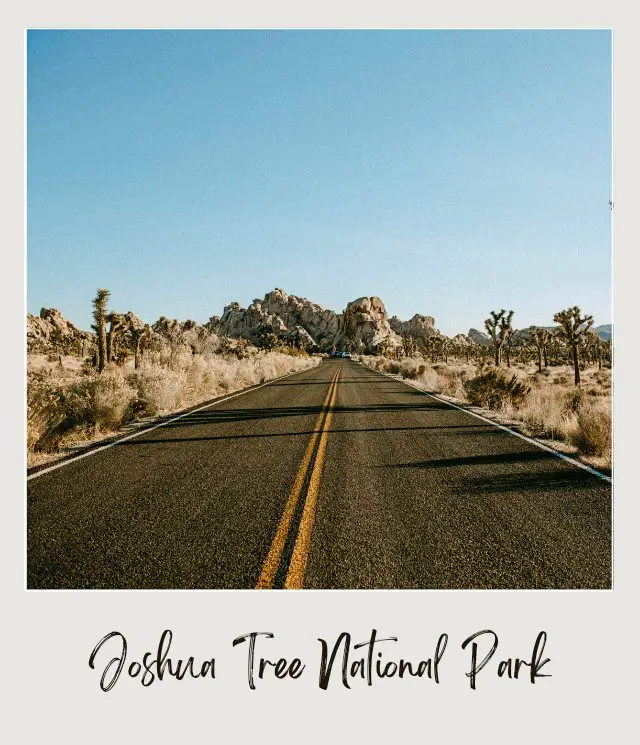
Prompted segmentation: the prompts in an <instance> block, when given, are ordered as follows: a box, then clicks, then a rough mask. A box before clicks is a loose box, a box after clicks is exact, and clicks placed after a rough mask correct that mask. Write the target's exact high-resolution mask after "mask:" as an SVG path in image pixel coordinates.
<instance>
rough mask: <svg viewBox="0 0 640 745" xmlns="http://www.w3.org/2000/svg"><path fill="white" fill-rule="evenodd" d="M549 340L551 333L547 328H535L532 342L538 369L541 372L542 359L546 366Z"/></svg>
mask: <svg viewBox="0 0 640 745" xmlns="http://www.w3.org/2000/svg"><path fill="white" fill-rule="evenodd" d="M550 341H551V333H550V332H549V331H548V330H547V329H536V330H535V331H534V332H533V344H534V346H535V348H536V350H537V351H538V370H539V371H540V372H542V359H543V357H544V366H545V367H547V346H548V345H549V342H550Z"/></svg>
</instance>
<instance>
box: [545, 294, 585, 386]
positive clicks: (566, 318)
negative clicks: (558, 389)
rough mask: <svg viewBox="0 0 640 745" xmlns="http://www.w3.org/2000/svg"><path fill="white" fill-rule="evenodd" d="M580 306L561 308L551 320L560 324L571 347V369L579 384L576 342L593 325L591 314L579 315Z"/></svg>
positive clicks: (578, 361)
mask: <svg viewBox="0 0 640 745" xmlns="http://www.w3.org/2000/svg"><path fill="white" fill-rule="evenodd" d="M580 313H581V311H580V308H578V306H577V305H574V306H573V308H567V309H566V310H561V311H559V312H558V313H556V314H555V316H554V317H553V320H554V321H555V322H556V323H559V324H560V327H561V329H562V333H563V335H564V337H565V338H566V340H567V343H568V345H569V348H570V349H571V356H572V358H573V370H574V380H575V385H576V387H578V386H579V385H580V359H579V357H578V344H579V342H580V337H581V336H582V334H584V333H585V332H587V331H588V330H589V329H590V328H591V326H592V325H593V316H584V317H583V316H581V315H580Z"/></svg>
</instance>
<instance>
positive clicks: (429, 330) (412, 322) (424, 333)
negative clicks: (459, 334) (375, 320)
mask: <svg viewBox="0 0 640 745" xmlns="http://www.w3.org/2000/svg"><path fill="white" fill-rule="evenodd" d="M389 324H390V326H391V328H392V329H393V330H394V331H395V332H396V333H397V334H400V336H402V337H412V338H413V339H415V340H416V341H419V342H422V344H427V343H428V341H429V339H431V337H433V336H437V335H438V330H437V329H436V327H435V319H434V318H433V316H421V315H419V314H418V313H416V314H415V315H414V316H413V318H410V319H409V320H408V321H401V320H400V319H399V318H398V317H397V316H393V317H392V318H391V319H390V320H389Z"/></svg>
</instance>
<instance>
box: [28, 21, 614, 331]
mask: <svg viewBox="0 0 640 745" xmlns="http://www.w3.org/2000/svg"><path fill="white" fill-rule="evenodd" d="M27 65H28V68H27V69H28V73H27V86H28V87H27V123H28V129H27V158H28V161H27V178H28V182H27V199H28V207H27V219H28V242H27V304H28V311H29V312H31V313H34V314H37V313H39V311H40V308H41V307H42V306H44V307H55V308H58V309H59V310H60V311H61V312H62V313H63V314H64V315H65V316H66V317H67V318H69V320H71V321H72V322H74V323H75V324H77V325H79V326H80V327H82V328H89V325H90V323H91V319H90V315H91V300H92V298H93V297H94V295H95V291H96V289H97V288H98V287H106V288H108V289H109V290H111V293H112V303H111V307H112V308H113V309H115V310H119V311H122V312H124V311H127V310H133V311H134V312H135V313H137V314H138V315H139V316H140V317H142V318H143V319H144V320H145V321H148V322H153V321H155V320H156V319H157V318H158V317H159V316H160V315H165V316H169V317H171V318H179V319H181V320H184V319H186V318H193V319H195V320H197V321H199V322H204V321H206V320H207V319H208V318H209V317H210V316H211V315H213V314H217V315H219V314H220V313H221V312H222V309H223V307H224V305H226V304H228V303H229V302H231V301H232V300H237V301H239V302H240V304H241V305H243V306H246V305H248V304H249V303H250V302H251V301H252V300H253V299H254V298H256V297H262V296H263V295H264V294H265V292H267V291H268V290H271V289H273V288H274V287H281V288H283V289H285V290H286V291H287V292H289V293H292V294H295V295H302V296H305V297H307V298H309V299H311V300H313V301H314V302H317V303H320V304H321V305H324V306H325V307H328V308H332V309H333V310H335V311H337V312H340V311H342V310H343V308H344V307H345V305H346V304H347V303H348V302H349V301H350V300H353V299H355V298H357V297H359V296H362V295H378V296H380V297H381V298H382V299H383V300H384V302H385V304H386V307H387V311H388V313H389V315H390V316H391V315H393V314H396V315H398V316H399V317H400V318H402V319H406V318H409V317H410V316H412V315H413V314H414V313H422V314H426V315H432V316H435V319H436V326H437V327H438V328H440V330H441V331H443V332H444V333H446V334H455V333H458V332H460V331H462V332H466V331H467V330H468V329H469V327H476V328H482V326H483V321H484V319H485V318H486V317H487V316H488V314H489V311H490V310H493V309H499V308H503V307H504V308H507V309H510V308H513V310H514V311H515V314H514V319H513V322H514V326H515V327H517V328H522V327H524V326H529V325H531V324H540V325H550V324H552V317H553V314H554V312H556V311H558V310H560V309H562V308H565V307H567V306H570V305H579V306H580V307H581V308H582V309H583V310H584V311H587V312H588V313H591V314H593V316H594V320H595V324H596V325H599V324H602V323H609V322H610V321H611V210H610V207H609V199H610V198H611V36H610V33H609V31H429V30H426V31H417V30H413V31H306V30H301V31H258V30H256V31H30V32H29V33H28V59H27Z"/></svg>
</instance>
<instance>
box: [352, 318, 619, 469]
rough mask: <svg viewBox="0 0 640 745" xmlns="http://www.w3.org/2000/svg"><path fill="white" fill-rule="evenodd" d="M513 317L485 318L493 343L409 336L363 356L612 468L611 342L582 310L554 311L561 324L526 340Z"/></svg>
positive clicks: (377, 365) (532, 332)
mask: <svg viewBox="0 0 640 745" xmlns="http://www.w3.org/2000/svg"><path fill="white" fill-rule="evenodd" d="M512 318H513V311H509V312H508V313H507V311H504V310H501V311H493V312H492V313H491V315H490V317H489V318H488V319H487V321H486V323H485V328H486V329H487V332H488V335H489V338H490V340H491V342H490V345H489V344H488V345H486V346H481V345H479V344H461V343H453V342H452V340H450V339H447V338H446V337H442V336H440V335H435V336H434V337H433V339H431V340H430V341H429V343H428V344H422V345H420V344H419V343H418V342H417V341H416V340H413V339H409V340H406V339H405V340H404V342H405V343H404V344H403V347H402V348H399V347H398V348H395V349H382V350H381V352H382V354H379V355H360V356H359V357H358V358H359V359H360V361H361V362H362V363H363V364H364V365H366V366H368V367H371V368H373V369H376V370H380V371H382V372H387V373H390V374H394V375H399V376H401V377H402V378H405V379H408V380H413V381H415V383H416V384H418V385H419V386H420V387H421V388H424V389H425V390H427V391H429V392H431V393H436V394H440V395H443V396H444V397H448V398H450V399H451V400H453V401H457V402H459V403H463V404H467V405H471V406H474V407H477V408H478V409H480V410H481V411H483V412H484V414H485V415H488V416H489V417H491V418H493V419H496V420H497V421H499V422H503V423H507V424H510V425H512V426H516V427H517V428H519V429H520V430H521V431H522V432H523V433H525V434H528V435H530V436H533V437H538V438H544V439H546V440H548V441H549V443H548V444H550V445H552V446H553V447H555V448H557V449H559V450H562V451H563V452H567V453H572V454H575V455H576V456H578V457H580V458H581V459H582V460H583V461H585V462H587V463H589V464H590V465H593V466H595V467H597V468H605V469H609V468H611V463H612V411H611V409H612V379H611V372H612V371H611V361H612V350H611V343H610V342H604V341H603V340H602V339H600V338H599V337H598V336H597V335H596V334H595V333H594V332H593V331H591V325H592V323H593V319H592V318H591V316H586V315H583V314H582V313H581V311H580V309H579V308H577V307H573V308H568V309H567V310H565V311H560V312H559V313H556V314H555V315H554V321H555V322H556V323H558V324H559V326H558V328H557V329H555V330H549V329H543V328H533V329H530V330H529V333H528V334H523V333H522V332H521V333H520V335H519V338H518V334H516V333H515V332H514V330H513V328H512V326H511V321H512Z"/></svg>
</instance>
